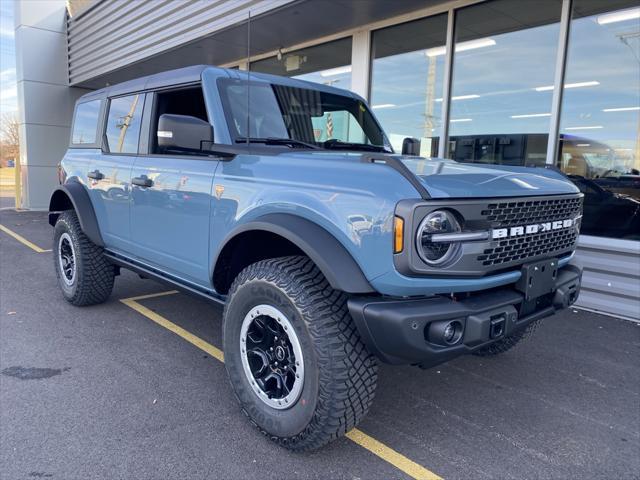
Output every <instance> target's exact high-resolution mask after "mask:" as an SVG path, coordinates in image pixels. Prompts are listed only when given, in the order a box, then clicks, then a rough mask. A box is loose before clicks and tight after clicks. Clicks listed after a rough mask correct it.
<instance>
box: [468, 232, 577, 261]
mask: <svg viewBox="0 0 640 480" xmlns="http://www.w3.org/2000/svg"><path fill="white" fill-rule="evenodd" d="M577 238H578V232H577V231H576V229H575V228H573V227H569V228H565V229H564V230H555V231H551V232H543V233H535V234H532V235H525V236H523V237H517V238H509V239H505V240H499V241H497V242H496V243H497V246H496V247H495V248H487V249H485V250H484V252H483V254H482V255H478V261H480V262H482V265H500V264H503V263H509V262H515V261H518V260H526V259H528V258H533V257H537V256H539V255H549V256H552V255H557V254H561V253H564V252H566V251H568V250H572V249H573V248H574V246H575V243H576V240H577Z"/></svg>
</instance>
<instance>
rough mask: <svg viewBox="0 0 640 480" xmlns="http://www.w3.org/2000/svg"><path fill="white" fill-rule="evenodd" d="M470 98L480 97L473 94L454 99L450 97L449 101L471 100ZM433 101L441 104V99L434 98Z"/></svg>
mask: <svg viewBox="0 0 640 480" xmlns="http://www.w3.org/2000/svg"><path fill="white" fill-rule="evenodd" d="M472 98H480V95H476V94H475V93H474V94H471V95H458V96H456V97H451V100H452V101H456V100H471V99H472ZM435 101H436V102H441V101H442V99H441V98H436V100H435Z"/></svg>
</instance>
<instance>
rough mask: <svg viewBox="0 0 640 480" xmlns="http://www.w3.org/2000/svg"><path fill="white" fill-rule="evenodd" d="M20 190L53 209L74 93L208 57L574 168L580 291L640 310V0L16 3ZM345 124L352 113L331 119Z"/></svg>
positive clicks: (520, 160) (494, 158)
mask: <svg viewBox="0 0 640 480" xmlns="http://www.w3.org/2000/svg"><path fill="white" fill-rule="evenodd" d="M15 8H16V15H15V28H16V31H15V35H16V49H17V52H16V53H17V55H16V59H17V77H18V78H17V80H18V97H19V110H20V127H21V128H20V134H21V153H20V165H19V168H20V179H21V182H20V188H19V191H18V194H17V197H16V202H17V206H18V207H21V208H26V209H46V208H47V207H48V201H49V196H50V194H51V192H52V190H53V189H54V188H55V186H56V184H57V164H58V162H59V161H60V159H61V158H62V156H63V154H64V152H65V150H66V147H67V145H68V141H69V136H70V125H71V119H72V117H73V108H74V103H75V100H76V99H77V98H78V97H79V96H80V95H82V94H84V93H86V92H88V91H90V90H92V89H97V88H101V87H104V86H106V85H112V84H115V83H118V82H122V81H126V80H130V79H133V78H136V77H140V76H144V75H149V74H152V73H157V72H161V71H164V70H169V69H174V68H180V67H184V66H188V65H195V64H210V65H218V66H224V67H229V68H238V69H241V70H247V69H250V70H251V71H254V72H265V73H272V74H276V75H284V76H290V77H296V78H301V79H304V80H309V81H312V82H319V83H323V84H327V85H333V86H335V87H339V88H344V89H349V90H352V91H354V92H356V93H358V94H360V95H361V96H362V97H364V98H366V99H367V100H368V101H369V103H370V105H371V106H372V108H373V111H374V113H375V115H376V116H377V118H378V119H379V121H380V122H381V124H382V126H383V127H384V128H385V130H386V132H387V134H388V136H389V139H390V141H391V143H392V145H393V146H394V148H395V149H396V151H399V150H400V147H401V145H402V141H403V139H404V138H406V137H413V138H416V139H418V140H419V141H420V151H421V154H422V155H425V156H438V157H444V158H451V159H455V160H457V161H464V162H474V163H483V164H503V165H526V166H535V167H538V168H543V167H545V166H553V167H558V168H560V169H561V170H562V171H564V172H565V173H566V174H567V175H569V176H570V178H571V179H572V180H573V181H574V182H575V183H576V185H577V186H578V187H579V188H580V190H581V191H582V192H583V193H584V194H585V197H584V202H585V203H584V217H583V221H582V231H581V236H580V239H579V249H578V254H577V258H578V260H579V261H580V262H581V263H582V265H583V266H584V268H585V275H584V280H583V290H582V293H581V295H580V299H579V305H580V306H581V307H583V308H588V309H593V310H597V311H601V312H605V313H611V314H615V315H618V316H624V317H627V318H632V319H636V320H638V319H640V7H639V6H638V2H637V0H453V1H442V0H393V1H392V0H226V1H214V0H209V1H205V0H144V1H143V0H140V1H125V0H68V1H66V2H65V1H64V0H31V1H24V2H16V3H15ZM331 128H332V129H333V128H348V125H344V126H343V125H340V124H339V123H336V124H335V125H333V124H332V127H331Z"/></svg>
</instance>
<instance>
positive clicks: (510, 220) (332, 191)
mask: <svg viewBox="0 0 640 480" xmlns="http://www.w3.org/2000/svg"><path fill="white" fill-rule="evenodd" d="M416 142H417V141H416V140H413V139H407V140H406V141H405V143H404V144H403V152H402V154H397V153H394V151H393V149H392V148H391V146H390V143H389V141H388V139H387V137H386V135H385V133H384V131H383V130H382V128H381V127H380V124H379V123H378V121H377V120H376V118H375V116H374V115H373V113H372V112H371V110H370V109H369V107H368V106H367V104H366V102H365V101H364V100H363V99H362V98H360V97H359V96H358V95H355V94H353V93H351V92H348V91H345V90H341V89H337V88H332V87H329V86H325V85H319V84H314V83H309V82H304V81H299V80H294V79H289V78H281V77H276V76H271V75H262V74H254V73H247V72H243V71H238V70H225V69H220V68H215V67H210V66H195V67H188V68H184V69H179V70H174V71H169V72H165V73H160V74H156V75H151V76H148V77H144V78H140V79H137V80H132V81H129V82H126V83H122V84H118V85H113V86H108V87H106V88H103V89H100V90H97V91H92V92H90V93H88V94H86V95H84V96H83V97H81V98H80V99H79V100H78V102H77V105H76V109H75V115H74V120H73V126H72V135H71V142H70V145H69V149H68V151H67V152H66V154H65V156H64V158H63V160H62V162H61V165H60V170H59V176H60V179H59V180H60V186H59V187H58V188H57V189H56V190H55V192H54V193H53V195H52V197H51V203H50V208H49V209H50V213H49V222H50V224H51V225H52V226H53V227H54V240H53V252H54V255H53V257H54V265H55V271H56V274H57V277H58V279H59V284H60V288H61V289H62V293H63V296H64V298H65V299H66V300H67V301H69V302H70V303H72V304H74V305H79V306H81V305H91V304H97V303H100V302H104V301H105V300H107V298H108V297H109V295H110V293H111V291H112V288H113V284H114V278H115V277H116V276H117V275H118V274H119V273H120V269H121V268H126V269H130V270H133V271H134V272H137V273H138V274H140V275H141V276H143V277H147V278H155V279H158V280H160V281H163V282H165V283H168V284H170V285H172V286H174V287H177V288H179V289H182V290H184V291H187V292H190V293H192V294H194V295H197V296H199V297H202V298H205V299H208V300H211V301H213V302H217V303H220V304H224V315H223V325H222V329H223V347H224V354H225V365H226V369H227V372H228V375H229V379H230V381H231V385H232V387H233V390H234V391H235V394H236V396H237V398H238V401H239V403H240V405H241V406H242V410H243V411H244V413H246V415H247V416H248V417H249V418H250V420H251V421H252V422H253V423H254V424H255V425H256V426H257V427H258V428H259V429H260V430H261V431H262V432H263V433H264V434H266V435H268V436H269V437H270V438H271V439H273V440H274V441H276V442H278V443H279V444H281V445H283V446H285V447H287V448H289V449H292V450H309V449H313V448H317V447H320V446H322V445H324V444H326V443H327V442H329V441H331V440H333V439H335V438H338V437H339V436H341V435H344V434H345V433H346V432H348V431H349V430H350V429H351V428H353V427H354V426H355V425H357V424H358V422H360V421H361V420H362V418H363V417H364V416H365V415H366V414H367V412H368V410H369V408H370V406H371V403H372V401H373V397H374V392H375V388H376V380H377V364H378V361H382V362H387V363H391V364H411V365H417V366H420V367H423V368H428V367H431V366H434V365H437V364H439V363H442V362H446V361H448V360H451V359H453V358H456V357H458V356H460V355H463V354H469V353H471V354H474V355H479V356H488V355H497V354H500V353H503V352H505V351H507V350H509V349H510V348H512V347H513V346H514V345H516V344H517V343H518V342H520V341H521V340H522V339H524V338H525V337H527V336H528V335H529V334H530V333H531V332H532V330H533V329H534V328H535V326H536V324H537V323H538V322H539V321H540V319H542V318H544V317H547V316H549V315H552V314H554V312H556V311H558V310H560V309H564V308H567V307H568V306H569V305H571V304H572V303H573V302H574V301H575V300H576V298H577V296H578V293H579V289H580V280H581V270H580V268H578V267H576V266H574V265H573V264H572V263H571V259H572V256H573V253H574V250H575V248H576V242H577V238H578V233H579V227H580V218H581V212H582V195H581V194H580V193H579V191H578V189H577V188H576V187H575V186H574V185H573V184H572V183H571V181H569V180H568V179H567V178H566V177H564V176H563V175H562V174H561V173H559V172H557V171H555V170H552V169H545V168H524V167H514V166H504V165H495V166H494V165H479V164H465V163H458V162H454V161H451V160H444V159H438V158H421V157H419V156H417V155H416V154H415V153H416V152H415V150H416Z"/></svg>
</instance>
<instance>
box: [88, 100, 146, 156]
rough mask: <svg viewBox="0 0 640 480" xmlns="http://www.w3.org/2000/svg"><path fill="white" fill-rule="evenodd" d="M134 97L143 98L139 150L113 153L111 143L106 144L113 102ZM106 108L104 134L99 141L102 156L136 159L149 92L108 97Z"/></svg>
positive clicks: (139, 137) (102, 130) (139, 139)
mask: <svg viewBox="0 0 640 480" xmlns="http://www.w3.org/2000/svg"><path fill="white" fill-rule="evenodd" d="M134 95H140V96H141V97H142V117H141V118H140V131H139V132H138V142H137V148H136V151H135V152H112V151H111V148H109V143H108V142H105V139H106V138H107V127H108V126H109V111H110V110H111V102H112V101H113V100H116V99H119V98H126V97H132V96H134ZM104 103H105V104H106V105H105V108H104V112H103V115H102V120H103V123H102V128H101V129H100V131H101V132H102V134H101V135H100V138H99V139H98V140H99V144H100V149H101V150H102V154H103V155H112V156H113V155H115V156H119V157H131V156H133V157H136V156H138V155H139V154H140V142H141V139H142V132H143V131H144V125H145V115H144V113H145V109H146V105H147V92H146V91H138V92H127V93H124V94H122V95H114V96H113V97H107V99H106V102H104Z"/></svg>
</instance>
